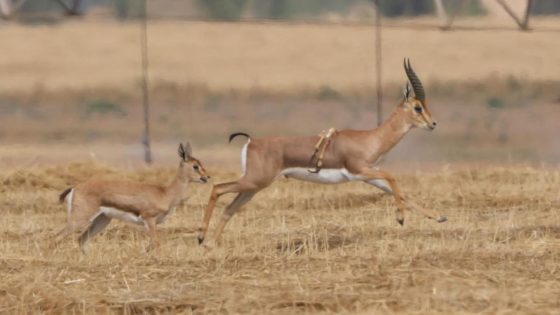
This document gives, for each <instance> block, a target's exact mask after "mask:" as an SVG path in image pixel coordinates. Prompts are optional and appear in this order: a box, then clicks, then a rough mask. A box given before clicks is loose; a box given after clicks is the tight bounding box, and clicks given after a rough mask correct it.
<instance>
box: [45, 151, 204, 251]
mask: <svg viewBox="0 0 560 315" xmlns="http://www.w3.org/2000/svg"><path fill="white" fill-rule="evenodd" d="M178 152H179V157H180V158H181V162H180V163H179V169H178V170H177V175H176V176H175V178H174V179H173V181H172V182H171V183H170V184H169V186H167V187H163V186H156V185H149V184H144V183H139V182H133V181H118V180H102V179H90V180H87V181H85V182H83V183H80V184H78V185H76V186H74V187H71V188H68V189H66V190H65V191H64V192H63V193H62V194H61V195H60V198H59V199H60V202H64V200H66V202H67V210H68V222H67V224H66V226H65V227H64V228H63V229H62V230H60V232H58V233H57V235H56V239H55V243H58V242H59V241H60V240H62V238H63V237H65V236H66V235H68V234H71V233H73V232H81V233H82V234H81V236H80V237H79V239H78V242H79V244H80V248H81V249H82V251H84V245H85V244H86V242H87V241H88V240H89V239H91V238H92V237H93V236H95V235H96V234H97V233H99V232H101V231H102V230H103V229H104V228H105V227H106V226H107V225H108V224H109V223H110V222H111V219H119V220H122V221H127V222H132V223H135V224H140V225H144V226H145V227H146V229H147V230H148V232H149V234H150V237H151V240H152V247H158V246H159V240H158V237H157V232H156V224H159V223H162V222H163V221H164V220H165V218H166V217H167V215H168V214H169V213H171V212H173V211H174V210H175V208H176V207H178V206H180V205H181V203H182V202H183V200H184V199H185V198H186V190H187V187H188V185H189V183H191V182H197V183H206V182H208V179H209V178H210V176H207V175H206V171H205V169H204V167H203V166H202V164H201V163H200V161H199V160H197V159H196V158H194V157H193V156H192V155H191V154H192V150H191V146H190V144H189V143H188V142H187V143H186V144H185V145H183V144H179V151H178Z"/></svg>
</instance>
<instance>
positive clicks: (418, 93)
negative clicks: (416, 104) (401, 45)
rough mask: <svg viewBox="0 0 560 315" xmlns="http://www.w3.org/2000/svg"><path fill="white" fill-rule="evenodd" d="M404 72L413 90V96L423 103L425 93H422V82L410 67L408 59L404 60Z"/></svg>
mask: <svg viewBox="0 0 560 315" xmlns="http://www.w3.org/2000/svg"><path fill="white" fill-rule="evenodd" d="M404 71H405V72H406V76H407V77H408V80H409V81H410V84H412V89H414V96H415V97H416V99H417V100H419V101H422V102H424V101H425V100H426V92H424V87H423V86H422V81H420V79H419V78H418V76H417V75H416V73H415V72H414V70H412V66H411V65H410V59H407V58H405V59H404Z"/></svg>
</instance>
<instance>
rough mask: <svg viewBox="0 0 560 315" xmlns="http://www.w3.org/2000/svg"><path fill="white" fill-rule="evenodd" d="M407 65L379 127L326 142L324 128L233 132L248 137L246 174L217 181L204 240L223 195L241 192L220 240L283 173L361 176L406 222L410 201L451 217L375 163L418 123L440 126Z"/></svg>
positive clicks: (332, 135) (318, 179)
mask: <svg viewBox="0 0 560 315" xmlns="http://www.w3.org/2000/svg"><path fill="white" fill-rule="evenodd" d="M404 70H405V73H406V75H407V77H408V80H409V82H407V84H406V86H405V89H404V98H403V100H402V101H401V102H400V104H399V105H398V106H397V107H396V109H395V110H394V112H393V113H392V115H391V116H390V117H389V118H388V119H387V120H386V121H385V122H383V124H381V125H380V126H379V127H377V128H374V129H370V130H341V131H334V130H330V131H329V133H328V134H327V137H328V139H326V140H327V141H326V143H324V142H325V141H324V140H325V135H324V134H323V135H322V136H307V137H266V138H251V137H249V135H247V134H245V133H234V134H232V135H231V136H230V138H229V140H230V141H231V140H232V139H233V138H235V137H236V136H240V135H242V136H246V137H247V138H248V141H247V143H246V144H245V146H244V147H243V149H242V150H241V164H242V165H241V166H242V169H243V175H242V176H241V178H240V179H239V180H236V181H232V182H227V183H221V184H217V185H214V187H213V189H212V193H211V195H210V200H209V201H208V205H207V207H206V212H205V214H204V219H203V223H202V227H201V228H200V230H199V235H198V241H199V242H200V243H203V242H204V241H205V239H206V233H207V231H208V225H209V222H210V218H211V216H212V212H213V210H214V207H215V206H216V201H217V200H218V198H219V197H220V196H222V195H224V194H227V193H237V196H236V197H235V199H234V200H233V201H232V202H231V203H230V204H229V205H228V206H227V207H226V209H225V211H224V213H223V215H222V218H221V221H220V222H219V224H218V226H217V228H216V233H215V235H214V240H217V239H218V238H219V237H220V235H221V233H222V231H223V229H224V227H225V225H226V224H227V222H228V221H229V220H230V219H231V217H232V216H233V215H234V214H235V212H236V211H237V210H238V209H239V208H240V207H241V206H243V205H244V204H246V203H247V202H248V201H249V200H251V198H252V197H253V196H254V195H255V194H256V193H257V192H259V191H260V190H262V189H263V188H265V187H267V186H269V185H270V184H271V183H272V182H273V181H274V180H275V178H277V177H278V176H279V175H283V176H285V177H288V178H294V179H299V180H304V181H310V182H315V183H322V184H339V183H345V182H349V181H361V182H364V183H367V184H370V185H373V186H375V187H377V188H380V189H381V190H383V191H385V192H387V193H389V194H392V195H393V196H394V198H395V202H396V205H397V221H398V223H400V224H401V225H402V224H404V210H405V209H406V208H407V207H409V208H414V209H416V210H418V211H420V212H422V213H423V214H424V215H425V216H427V217H428V218H431V219H434V220H436V221H438V222H444V221H446V220H447V218H446V217H445V216H442V215H440V214H438V213H437V212H435V211H433V210H428V209H424V208H422V207H419V206H417V205H416V204H414V203H412V202H411V201H410V200H409V199H408V198H406V197H405V196H404V195H403V193H402V192H401V190H400V189H399V186H398V185H397V183H396V181H395V178H394V177H393V176H392V175H391V174H389V173H388V172H385V171H382V170H378V169H377V168H375V167H374V166H375V165H376V163H377V161H378V160H379V158H380V157H381V156H383V155H384V154H386V153H387V152H388V151H389V150H391V149H392V148H393V147H394V146H395V145H396V144H397V143H399V141H400V140H401V139H402V138H403V137H404V136H405V135H406V134H407V133H408V131H410V130H411V129H412V128H414V127H420V128H422V129H426V130H433V129H434V128H435V127H436V122H435V120H434V119H433V118H432V115H431V114H430V111H429V110H428V107H427V103H426V94H425V92H424V88H423V86H422V82H421V81H420V79H419V78H418V76H417V75H416V74H415V72H414V70H413V69H412V67H411V65H410V61H407V60H406V59H405V62H404ZM412 92H414V93H412ZM318 150H320V151H321V156H320V159H319V160H318V161H317V160H315V162H314V159H313V158H312V159H311V160H310V157H315V156H316V154H312V153H313V152H315V153H317V151H318ZM310 168H315V170H312V169H310Z"/></svg>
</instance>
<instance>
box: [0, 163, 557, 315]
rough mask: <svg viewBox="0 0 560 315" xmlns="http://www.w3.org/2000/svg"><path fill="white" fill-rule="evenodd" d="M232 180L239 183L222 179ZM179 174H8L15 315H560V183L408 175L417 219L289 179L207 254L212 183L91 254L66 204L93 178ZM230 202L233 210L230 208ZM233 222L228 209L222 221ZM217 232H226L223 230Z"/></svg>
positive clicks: (7, 288) (94, 169)
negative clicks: (64, 199) (69, 229)
mask: <svg viewBox="0 0 560 315" xmlns="http://www.w3.org/2000/svg"><path fill="white" fill-rule="evenodd" d="M213 171H214V172H213V175H214V179H215V180H217V181H223V180H226V179H233V178H235V177H237V174H236V173H233V172H223V171H220V170H213ZM173 173H174V170H173V169H172V168H161V167H157V168H151V169H144V170H140V171H139V172H132V171H122V170H116V169H114V168H111V167H107V166H104V165H101V164H97V163H92V162H88V163H74V164H69V165H66V166H52V167H44V166H35V167H30V168H26V169H23V168H20V169H18V170H12V171H3V172H2V174H1V175H0V181H1V183H2V184H1V189H2V192H1V194H0V203H1V205H2V206H1V208H2V212H3V213H2V226H1V227H0V253H1V255H0V274H1V275H2V281H1V282H0V313H6V314H23V313H38V312H45V313H62V312H65V313H72V314H73V313H106V312H115V313H124V314H132V313H177V312H181V313H186V314H190V313H206V312H209V313H253V314H263V313H279V314H291V313H294V312H305V313H334V312H337V313H363V314H371V313H383V314H385V313H386V314H393V313H395V314H406V313H415V314H437V313H440V314H473V313H477V314H480V313H482V314H512V313H526V314H555V313H557V312H558V309H560V299H559V296H560V270H559V266H560V215H559V212H558V209H559V207H560V194H559V190H558V188H559V187H560V173H559V172H558V170H551V169H546V168H530V167H522V166H518V167H507V168H487V169H473V170H455V169H453V168H452V167H451V168H442V169H440V170H438V171H437V172H430V173H415V174H408V175H401V176H398V180H399V182H400V183H401V185H402V187H403V188H404V190H405V191H406V192H407V193H408V194H409V195H410V196H411V197H412V198H413V199H415V200H416V201H417V202H418V203H420V204H422V205H424V206H427V207H432V208H434V209H437V210H439V211H441V212H443V213H445V214H446V215H447V216H448V217H449V221H448V222H446V223H443V224H438V223H435V222H433V221H430V220H428V219H425V218H422V217H421V216H420V215H419V214H418V213H414V212H412V213H410V212H409V213H408V216H407V219H406V223H405V226H404V227H401V226H399V225H398V224H397V223H396V221H395V216H394V209H395V207H394V203H393V201H392V198H390V197H388V196H383V195H382V194H380V193H379V192H378V191H375V190H374V189H373V188H371V187H368V186H365V185H362V184H346V185H343V186H322V185H312V184H307V183H302V182H296V181H288V180H279V181H278V182H276V183H275V184H274V185H273V186H271V187H269V188H268V189H267V190H265V191H263V192H262V193H261V194H260V195H258V196H257V197H256V198H255V199H254V201H253V202H251V203H249V205H248V206H247V207H246V209H245V211H243V212H241V213H240V214H238V215H236V216H235V217H234V218H233V219H232V221H231V223H230V225H229V226H228V227H227V229H226V232H225V234H224V238H223V241H222V244H221V246H219V247H218V248H216V249H214V250H211V251H206V250H203V249H202V248H200V247H199V246H198V245H197V243H196V238H195V231H196V229H197V227H198V224H199V222H200V221H201V217H202V211H203V206H204V205H205V201H206V198H207V197H208V194H209V189H210V186H209V185H195V184H193V185H192V186H191V188H190V189H191V195H192V197H190V199H189V200H188V202H187V203H186V205H185V206H184V207H183V208H182V209H180V210H178V211H177V213H175V215H174V216H172V217H170V218H169V220H168V221H167V222H166V223H164V224H163V225H162V226H161V227H160V233H161V234H160V236H161V239H162V247H161V248H160V249H159V250H156V251H153V252H146V249H145V248H146V246H147V244H148V237H147V235H146V233H144V231H143V230H142V229H141V228H137V227H134V226H129V225H126V224H123V223H112V225H110V226H109V228H108V229H107V230H106V231H105V232H104V233H103V234H101V235H100V236H99V237H97V238H96V239H94V241H93V242H92V243H90V247H89V254H88V256H83V255H82V254H81V253H80V251H79V249H78V247H77V244H76V242H75V238H72V239H68V240H67V241H66V242H63V243H62V244H61V245H60V246H59V247H57V248H55V249H54V250H49V249H47V244H48V238H49V236H50V235H51V234H52V233H53V232H54V231H55V230H56V229H57V228H58V227H59V226H60V225H61V224H63V222H64V219H65V211H66V210H65V208H64V207H63V206H62V205H60V204H58V203H57V197H58V193H59V192H60V191H61V190H63V189H64V188H66V187H67V186H69V185H72V184H73V183H76V182H77V181H79V180H82V179H85V178H88V177H89V176H91V175H92V174H104V175H106V176H108V177H119V178H122V177H126V178H131V179H138V180H142V181H145V182H151V183H160V184H164V183H166V182H167V181H168V180H169V178H170V177H171V176H172V175H173ZM228 200H230V198H225V197H224V198H222V201H221V202H220V208H223V206H224V205H225V203H226V201H228ZM219 214H220V211H217V213H215V217H214V218H215V219H216V218H217V216H218V215H219ZM211 231H212V230H211Z"/></svg>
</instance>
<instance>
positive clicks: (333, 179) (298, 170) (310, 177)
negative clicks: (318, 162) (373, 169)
mask: <svg viewBox="0 0 560 315" xmlns="http://www.w3.org/2000/svg"><path fill="white" fill-rule="evenodd" d="M280 174H281V175H284V176H286V177H288V178H295V179H299V180H303V181H308V182H314V183H321V184H340V183H346V182H350V181H355V180H362V177H361V176H359V175H355V174H352V173H350V172H349V171H348V170H347V169H345V168H340V169H334V168H326V169H321V170H320V171H319V172H318V173H311V172H309V169H307V168H303V167H291V168H287V169H285V170H283V171H282V172H281V173H280Z"/></svg>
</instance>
